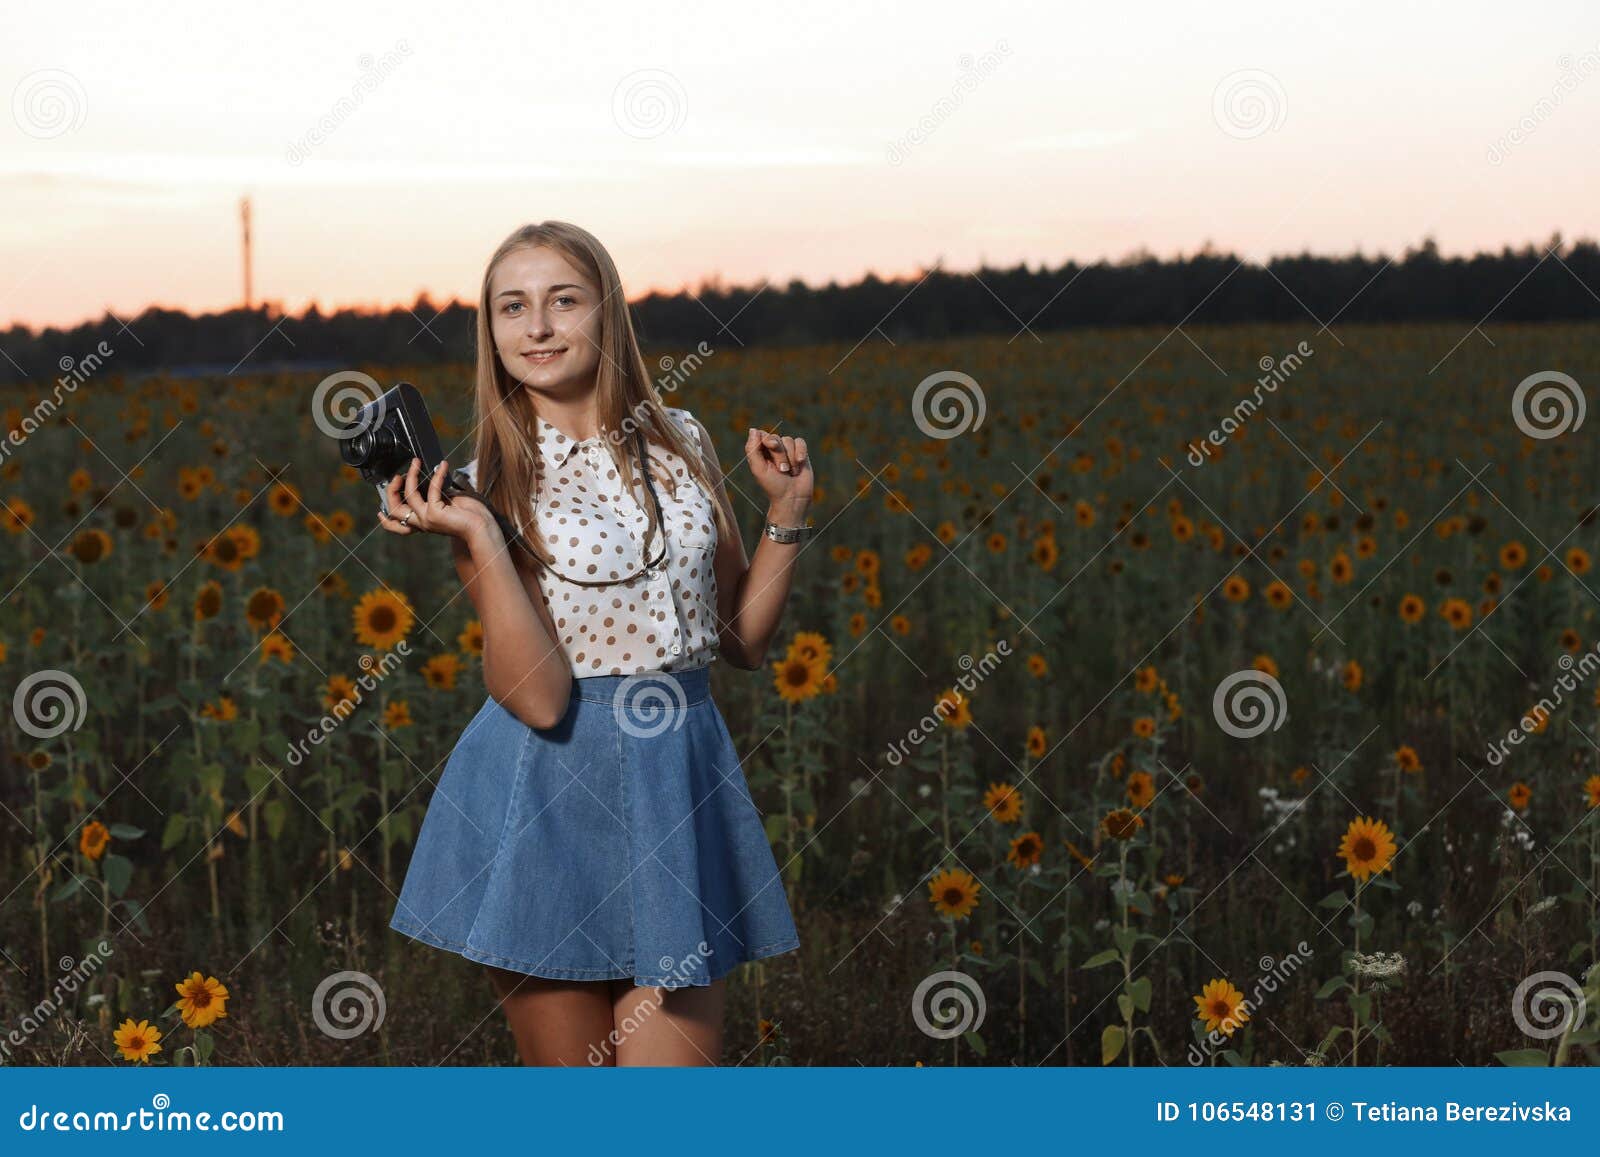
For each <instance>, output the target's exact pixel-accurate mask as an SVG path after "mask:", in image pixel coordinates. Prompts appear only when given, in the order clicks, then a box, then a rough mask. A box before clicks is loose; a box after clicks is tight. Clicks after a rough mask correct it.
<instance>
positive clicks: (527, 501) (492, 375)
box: [474, 221, 738, 565]
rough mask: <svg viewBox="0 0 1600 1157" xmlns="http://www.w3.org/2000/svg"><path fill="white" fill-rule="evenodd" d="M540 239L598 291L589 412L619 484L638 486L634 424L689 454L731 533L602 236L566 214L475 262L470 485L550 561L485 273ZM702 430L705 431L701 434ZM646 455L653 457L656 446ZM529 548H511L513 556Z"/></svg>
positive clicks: (529, 411) (529, 415) (523, 403)
mask: <svg viewBox="0 0 1600 1157" xmlns="http://www.w3.org/2000/svg"><path fill="white" fill-rule="evenodd" d="M541 245H543V246H548V247H550V248H551V249H554V250H556V251H557V252H559V253H561V254H562V256H564V257H565V258H566V259H567V260H568V261H570V262H571V263H572V264H573V266H574V267H575V268H577V269H579V270H582V271H583V272H584V274H586V275H587V276H588V277H589V279H590V280H591V281H593V283H594V284H595V286H596V287H598V289H599V291H600V304H599V306H598V307H597V308H598V309H599V310H600V366H599V370H598V372H597V374H596V382H595V395H596V396H595V416H596V420H597V422H598V423H599V428H600V433H601V435H602V436H603V437H604V438H605V441H606V444H607V447H608V449H609V450H610V453H611V456H612V458H613V459H614V460H615V461H616V463H617V469H618V471H619V472H620V474H621V476H622V482H623V493H625V494H628V493H637V491H636V490H635V487H636V486H637V485H638V482H639V479H638V476H637V470H636V467H637V464H638V459H637V456H636V455H635V454H634V452H633V451H634V449H635V446H636V441H635V438H634V435H633V432H634V431H635V430H639V431H640V432H642V433H643V434H644V436H645V441H646V443H647V445H648V444H654V445H661V446H665V447H667V448H668V449H670V450H671V451H672V452H673V453H675V454H677V455H678V456H679V457H680V458H682V459H683V461H684V462H686V463H687V464H688V467H689V471H690V475H691V479H692V480H694V481H698V482H699V483H700V484H701V485H702V486H703V487H704V488H705V491H706V493H707V494H709V495H711V498H712V502H711V505H712V511H713V515H714V517H715V519H716V525H717V533H718V535H719V537H726V536H728V535H733V534H737V533H738V526H737V523H736V522H735V521H734V518H733V511H732V508H731V506H730V505H729V503H728V498H727V495H726V494H725V493H722V491H721V488H720V487H716V486H713V484H712V480H711V475H710V471H709V470H708V469H707V467H706V464H705V461H704V460H703V459H702V458H701V456H700V454H699V452H698V450H697V449H696V448H695V446H694V443H693V441H692V440H690V438H688V437H687V436H686V435H685V434H684V433H683V432H682V430H681V429H680V427H679V426H678V425H677V423H676V422H674V421H673V420H672V418H671V417H670V416H669V415H668V414H667V412H666V408H665V406H664V404H663V403H662V401H661V398H660V395H659V394H658V393H657V391H656V387H655V384H654V383H653V382H651V380H650V374H649V371H648V369H647V368H646V366H645V360H644V355H643V354H642V353H641V352H640V350H639V340H638V338H637V336H636V335H635V333H634V328H633V315H632V311H631V310H630V309H629V307H628V301H627V298H625V297H624V296H623V293H622V279H621V277H620V276H618V274H617V267H616V264H615V263H614V262H613V261H612V260H611V255H610V254H609V253H607V252H606V248H605V246H604V245H602V244H600V241H599V240H598V239H597V238H596V237H595V236H594V235H593V234H591V233H590V232H588V230H586V229H580V228H579V227H578V226H576V225H571V224H568V223H567V222H565V221H545V222H542V223H541V224H538V225H524V226H522V228H520V229H518V230H517V231H516V232H514V233H512V234H511V236H509V237H507V238H506V239H505V240H504V241H502V242H501V243H500V246H499V248H497V249H496V250H495V251H494V256H492V257H490V258H489V264H488V266H487V267H486V268H485V269H484V271H483V289H482V291H481V292H480V293H479V295H478V325H477V333H478V371H477V388H476V391H475V395H474V405H475V406H476V409H477V415H476V428H477V431H478V436H477V458H478V466H477V479H478V489H479V491H480V492H481V493H482V494H483V495H484V497H486V498H487V499H488V500H489V502H490V504H491V505H492V506H494V507H495V508H496V509H497V510H499V511H501V512H502V513H503V514H505V516H506V517H507V518H508V519H509V520H510V521H511V523H512V525H514V526H516V527H517V528H518V530H519V531H520V532H521V534H522V538H523V541H524V542H525V543H526V544H527V547H528V550H529V551H530V552H531V554H532V558H531V559H528V561H530V562H532V563H533V564H534V565H548V564H549V563H550V560H551V554H550V550H549V547H548V546H546V544H545V542H544V539H543V537H542V536H541V535H540V534H539V528H538V526H537V525H536V524H535V521H534V518H533V499H534V496H535V495H536V494H537V493H538V492H539V474H538V467H537V465H536V460H535V457H534V449H533V447H534V430H535V428H536V427H535V424H534V418H535V414H536V410H535V407H534V404H533V396H532V394H531V393H530V391H528V390H526V389H524V388H523V386H522V383H521V382H519V381H517V380H516V379H514V378H513V377H512V376H511V375H510V374H509V373H507V372H506V368H505V366H504V365H503V364H502V363H501V361H500V355H499V352H498V351H497V350H496V349H495V343H494V333H493V326H492V322H491V318H492V314H491V313H490V301H489V283H490V280H491V279H492V278H493V277H494V271H495V268H496V267H497V266H498V265H499V264H500V262H501V261H502V260H503V259H504V258H505V257H506V256H507V255H508V254H510V253H513V252H515V251H517V250H519V249H532V248H536V247H538V246H541ZM708 436H709V435H708ZM651 461H652V462H656V459H655V458H654V456H652V457H651ZM656 465H657V469H656V470H655V471H653V472H652V476H653V477H658V478H661V479H662V480H663V481H665V482H666V483H667V484H668V485H669V486H674V490H673V493H674V494H676V488H675V484H674V483H673V481H672V478H671V476H670V472H669V471H666V470H665V469H664V468H662V467H661V464H660V463H659V462H656ZM645 513H646V515H647V517H648V518H649V524H648V527H647V533H646V536H645V541H646V542H654V541H655V539H654V537H653V536H654V535H656V534H659V533H662V529H661V528H660V527H659V526H658V525H657V519H656V512H655V506H654V504H653V503H648V502H647V503H645ZM519 556H521V557H522V558H527V555H524V554H522V552H520V551H517V550H515V549H513V551H512V557H513V558H514V559H515V558H518V557H519Z"/></svg>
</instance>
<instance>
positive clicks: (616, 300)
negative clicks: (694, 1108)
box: [379, 221, 813, 1065]
mask: <svg viewBox="0 0 1600 1157" xmlns="http://www.w3.org/2000/svg"><path fill="white" fill-rule="evenodd" d="M476 405H477V418H478V421H477V431H478V433H477V446H476V450H477V457H476V458H475V459H474V460H473V461H472V462H471V463H470V464H469V465H468V466H467V467H466V468H465V470H464V473H465V474H466V476H467V477H468V478H469V480H470V481H471V482H472V485H473V487H474V488H475V489H476V490H477V491H478V493H480V494H481V495H482V496H483V498H484V499H485V500H486V501H487V505H485V503H484V502H480V501H477V500H476V499H474V498H472V497H468V496H465V495H460V494H457V495H455V496H453V497H451V498H448V499H446V498H444V497H443V494H442V487H443V478H444V475H445V472H446V471H447V470H448V469H449V464H448V462H446V463H444V464H443V465H442V466H441V468H440V469H439V470H438V471H436V472H435V474H434V476H433V479H432V481H431V483H430V484H429V486H428V488H427V491H426V493H424V492H422V491H421V490H419V487H418V479H419V470H420V463H418V462H416V461H413V462H412V464H411V469H410V471H409V472H408V473H407V475H405V477H404V478H403V479H402V478H396V479H394V480H393V481H392V482H391V483H390V484H389V488H388V493H387V497H386V501H387V505H388V508H389V509H388V512H387V513H383V512H380V514H379V518H380V519H381V520H382V523H383V526H384V528H385V529H386V530H389V531H390V532H392V533H394V534H400V535H408V534H416V533H429V534H443V535H448V536H449V537H450V540H451V548H452V550H453V552H454V555H455V566H456V573H457V574H458V575H459V576H460V578H461V582H462V584H463V585H464V586H465V589H466V591H467V593H468V595H469V597H470V598H471V599H472V602H473V605H474V606H475V607H476V608H477V612H478V617H479V619H480V620H481V621H482V623H483V678H484V683H485V686H486V689H487V691H488V698H487V699H486V701H485V702H484V704H483V707H482V708H481V709H480V710H479V711H478V713H477V715H476V716H475V717H474V718H473V720H472V722H471V723H470V724H469V725H468V727H467V729H466V731H465V732H464V733H463V734H462V737H461V739H460V741H459V743H458V744H457V746H456V747H455V749H454V751H453V752H452V753H451V755H450V759H449V762H448V763H447V764H446V766H445V769H444V771H443V773H442V774H441V775H440V777H439V782H438V784H437V787H436V789H435V791H434V796H433V799H432V800H431V802H430V804H429V807H428V813H427V817H426V819H425V820H424V822H423V825H422V828H421V830H420V832H419V833H418V836H417V843H416V848H415V849H414V852H413V855H412V859H411V865H410V868H409V869H408V871H407V874H406V878H405V883H404V885H403V887H402V889H401V893H400V898H399V903H398V905H397V906H396V908H395V912H394V916H393V918H392V920H391V921H390V926H391V927H392V928H394V929H395V930H396V931H399V932H402V933H404V934H406V935H408V936H411V937H413V938H415V939H417V940H421V941H424V942H426V943H428V944H432V945H435V946H437V947H439V948H444V949H447V950H449V951H452V952H456V953H459V954H460V955H461V956H464V957H466V958H467V959H469V960H474V961H477V962H479V963H482V964H485V965H487V966H489V974H490V978H491V980H492V981H493V984H494V987H495V990H496V992H497V994H498V996H499V999H500V1004H501V1007H502V1008H503V1009H504V1010H505V1013H506V1016H507V1017H508V1019H509V1020H510V1024H511V1029H512V1032H513V1033H514V1035H515V1037H516V1041H517V1049H518V1052H519V1053H520V1055H521V1057H522V1060H523V1063H525V1064H570V1065H578V1064H716V1063H717V1062H718V1060H719V1058H720V1057H721V1051H722V1013H723V997H724V987H725V977H726V975H727V973H728V972H729V971H730V970H732V969H733V968H734V966H735V965H737V964H739V963H741V962H742V961H746V960H754V959H757V958H760V957H765V956H772V955H775V954H778V953H782V952H789V951H791V950H793V949H794V948H796V947H798V945H799V939H798V936H797V935H796V932H795V927H794V920H793V918H792V916H791V914H790V911H789V905H788V901H787V898H786V896H785V894H784V890H783V884H782V881H781V880H780V878H779V875H778V870H777V864H776V862H775V860H774V858H773V854H772V849H771V846H770V844H769V843H768V842H767V838H766V834H765V831H764V829H763V826H762V822H761V816H760V813H759V812H758V811H757V810H756V808H755V806H754V804H753V803H752V801H751V798H750V791H749V788H748V786H747V785H746V783H745V777H744V769H743V767H742V766H741V763H740V760H739V756H738V754H737V753H736V752H735V750H734V747H733V742H732V739H731V737H730V736H729V734H728V729H727V726H726V724H725V723H724V722H723V719H722V715H721V713H720V712H719V711H718V709H717V707H716V704H715V703H714V702H713V701H712V699H711V697H710V694H709V674H710V664H711V663H712V662H713V661H714V660H715V659H717V658H718V657H719V656H720V657H721V658H723V659H725V660H727V661H728V662H729V663H730V664H732V665H733V666H735V667H739V668H741V669H743V670H750V671H753V670H757V669H758V668H760V667H761V666H762V665H763V661H764V659H765V656H766V654H767V649H768V647H769V646H770V645H771V642H772V639H773V636H774V634H775V633H776V632H777V630H778V624H779V621H780V619H781V618H782V616H783V609H784V604H785V603H786V602H787V600H788V597H789V590H790V585H791V582H792V579H793V572H794V566H795V560H796V556H797V555H798V554H799V551H800V547H799V545H798V542H799V541H802V540H803V539H804V537H805V535H806V534H807V533H808V529H807V528H804V526H803V524H804V521H805V512H806V508H807V506H808V505H809V503H810V501H811V495H812V487H813V472H812V467H811V462H810V459H809V456H808V455H807V453H806V443H805V439H804V438H796V437H790V436H784V437H778V436H776V435H772V434H766V433H764V432H762V431H758V430H755V429H752V430H750V432H749V436H748V437H747V439H746V440H745V445H744V453H745V461H746V462H747V463H748V464H749V467H750V475H751V481H752V482H753V484H754V487H755V488H756V489H758V490H759V492H760V493H761V494H763V495H765V498H766V506H767V511H766V514H767V531H766V533H765V534H764V535H763V537H762V539H761V542H760V544H759V545H758V547H757V548H756V552H755V556H754V558H748V557H747V556H746V554H745V549H744V543H743V542H742V540H741V538H740V535H739V528H738V524H737V522H736V521H735V519H734V514H733V509H732V506H731V504H730V502H729V500H728V496H727V493H726V490H725V488H724V477H723V474H722V470H721V467H720V464H719V461H718V458H717V454H716V451H715V449H714V448H713V446H712V443H711V437H710V434H709V433H708V432H707V430H706V428H705V427H704V426H703V425H701V424H700V423H699V422H698V421H696V420H695V419H694V418H693V416H692V415H690V413H689V412H688V411H687V410H684V409H680V408H676V407H669V406H665V405H663V404H662V402H661V400H660V398H659V396H658V395H657V393H656V390H655V388H654V386H653V385H652V384H651V382H650V380H649V375H648V372H647V370H646V368H645V362H644V359H643V357H642V356H641V354H640V352H639V345H638V341H637V339H636V337H635V336H634V330H633V323H632V320H631V317H630V315H629V311H628V306H627V302H626V300H625V298H624V297H623V295H622V287H621V282H620V280H619V278H618V275H617V270H616V266H615V265H614V264H613V263H612V260H611V257H610V255H609V254H608V253H607V252H606V250H605V249H604V247H603V246H602V245H601V244H600V242H599V241H597V240H596V239H595V238H594V237H593V236H591V235H590V234H589V233H587V232H586V231H584V230H582V229H579V228H577V227H576V226H573V225H569V224H566V223H563V222H559V221H547V222H545V223H543V224H541V225H529V226H525V227H524V228H522V229H519V230H517V231H516V232H515V233H513V234H512V235H511V236H510V237H508V238H506V240H505V241H504V242H503V243H502V244H501V245H500V247H499V248H498V249H497V250H496V251H495V253H494V256H493V257H492V258H491V259H490V261H489V265H488V268H487V269H486V270H485V272H484V276H483V288H482V292H481V294H480V299H479V303H478V367H477V394H476ZM646 454H648V461H649V468H648V472H646V471H645V470H644V469H642V463H643V461H644V460H645V455H646ZM730 485H731V483H730ZM748 488H749V484H748V483H747V486H746V490H748ZM490 508H493V510H496V511H499V512H500V513H501V514H502V515H503V516H504V517H505V518H506V519H507V520H508V522H509V524H510V525H511V526H513V527H515V528H516V530H517V533H516V534H514V535H512V536H511V538H510V541H507V537H506V535H505V534H503V533H502V531H501V528H500V525H499V524H498V523H497V521H496V519H495V517H494V514H493V513H492V512H491V509H490Z"/></svg>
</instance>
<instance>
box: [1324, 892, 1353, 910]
mask: <svg viewBox="0 0 1600 1157" xmlns="http://www.w3.org/2000/svg"><path fill="white" fill-rule="evenodd" d="M1348 903H1350V896H1349V894H1348V893H1346V892H1343V891H1340V892H1330V893H1329V894H1328V895H1326V896H1324V897H1323V898H1322V899H1321V900H1318V901H1317V907H1319V908H1343V907H1344V906H1345V905H1346V904H1348Z"/></svg>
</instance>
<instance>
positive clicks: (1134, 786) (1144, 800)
mask: <svg viewBox="0 0 1600 1157" xmlns="http://www.w3.org/2000/svg"><path fill="white" fill-rule="evenodd" d="M1155 798H1156V781H1155V780H1154V779H1153V778H1152V777H1151V775H1150V773H1149V772H1148V771H1134V772H1129V773H1128V802H1129V803H1131V804H1132V805H1133V806H1134V807H1135V808H1137V809H1138V810H1140V811H1144V809H1145V808H1147V807H1149V806H1150V804H1151V803H1152V802H1153V801H1154V800H1155Z"/></svg>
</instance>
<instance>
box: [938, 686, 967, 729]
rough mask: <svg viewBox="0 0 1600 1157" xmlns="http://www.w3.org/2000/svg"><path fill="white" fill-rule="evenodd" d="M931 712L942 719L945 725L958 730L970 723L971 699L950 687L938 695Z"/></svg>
mask: <svg viewBox="0 0 1600 1157" xmlns="http://www.w3.org/2000/svg"><path fill="white" fill-rule="evenodd" d="M933 713H934V714H935V715H937V716H938V717H939V718H940V719H941V720H943V721H944V725H945V726H946V727H954V728H955V729H956V730H957V731H960V730H962V729H963V728H965V727H968V726H970V725H971V723H972V700H970V699H968V698H967V697H966V695H965V694H963V693H962V692H961V691H960V690H958V689H956V688H954V687H952V688H951V689H950V690H948V691H946V692H945V693H944V694H943V695H941V696H939V699H938V702H936V703H935V704H934V705H933Z"/></svg>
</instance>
